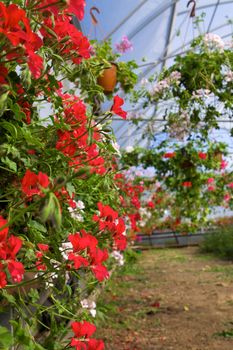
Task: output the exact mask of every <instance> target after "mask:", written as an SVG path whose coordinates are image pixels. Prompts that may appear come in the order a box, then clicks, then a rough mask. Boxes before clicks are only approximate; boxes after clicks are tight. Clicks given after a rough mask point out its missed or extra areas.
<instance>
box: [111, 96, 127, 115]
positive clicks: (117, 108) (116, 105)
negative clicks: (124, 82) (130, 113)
mask: <svg viewBox="0 0 233 350" xmlns="http://www.w3.org/2000/svg"><path fill="white" fill-rule="evenodd" d="M123 104H124V100H123V98H121V97H119V96H118V95H116V96H114V98H113V105H112V107H111V112H112V113H114V114H117V115H119V116H120V117H122V118H123V119H126V117H127V112H125V111H123V110H122V109H121V106H122V105H123Z"/></svg>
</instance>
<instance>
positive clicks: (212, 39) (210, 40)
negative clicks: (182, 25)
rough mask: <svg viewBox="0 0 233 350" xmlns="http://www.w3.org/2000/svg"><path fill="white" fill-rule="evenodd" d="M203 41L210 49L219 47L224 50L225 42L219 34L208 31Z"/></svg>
mask: <svg viewBox="0 0 233 350" xmlns="http://www.w3.org/2000/svg"><path fill="white" fill-rule="evenodd" d="M203 41H204V43H205V44H206V45H207V46H208V48H210V49H219V50H220V51H223V50H224V47H225V43H224V41H223V40H222V39H221V37H220V36H219V35H217V34H214V33H207V34H205V36H204V39H203Z"/></svg>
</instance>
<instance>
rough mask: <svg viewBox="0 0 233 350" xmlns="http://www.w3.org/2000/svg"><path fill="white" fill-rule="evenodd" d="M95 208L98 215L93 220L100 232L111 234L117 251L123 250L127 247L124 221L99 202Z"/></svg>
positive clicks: (107, 206)
mask: <svg viewBox="0 0 233 350" xmlns="http://www.w3.org/2000/svg"><path fill="white" fill-rule="evenodd" d="M97 206H98V209H99V212H100V213H99V215H94V216H93V220H94V221H96V222H98V223H99V229H100V231H105V230H106V231H109V232H111V233H112V235H113V239H114V243H115V245H116V248H117V249H119V250H124V249H125V248H126V246H127V240H126V235H125V223H124V220H123V219H122V218H121V217H119V215H118V212H116V211H115V210H113V209H112V208H111V207H110V206H109V205H104V204H102V203H101V202H99V203H98V204H97Z"/></svg>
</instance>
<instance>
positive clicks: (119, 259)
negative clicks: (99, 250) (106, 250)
mask: <svg viewBox="0 0 233 350" xmlns="http://www.w3.org/2000/svg"><path fill="white" fill-rule="evenodd" d="M111 256H112V257H113V258H114V259H115V260H116V262H117V264H118V265H119V266H123V265H124V263H125V260H124V257H123V255H122V254H121V253H120V252H119V251H118V250H114V251H113V252H112V253H111Z"/></svg>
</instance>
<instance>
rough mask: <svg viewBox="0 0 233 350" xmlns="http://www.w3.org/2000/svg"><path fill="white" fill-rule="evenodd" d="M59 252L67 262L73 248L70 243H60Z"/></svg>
mask: <svg viewBox="0 0 233 350" xmlns="http://www.w3.org/2000/svg"><path fill="white" fill-rule="evenodd" d="M59 250H60V251H61V254H62V256H63V258H64V259H65V260H68V255H69V253H71V252H72V251H73V246H72V244H71V242H64V243H62V245H61V247H60V248H59Z"/></svg>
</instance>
